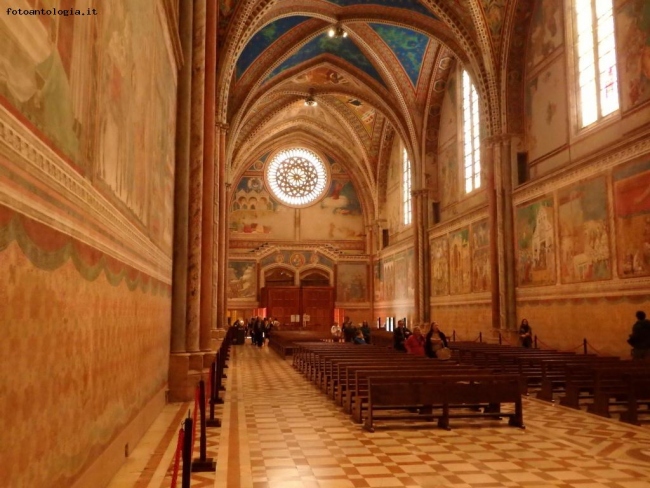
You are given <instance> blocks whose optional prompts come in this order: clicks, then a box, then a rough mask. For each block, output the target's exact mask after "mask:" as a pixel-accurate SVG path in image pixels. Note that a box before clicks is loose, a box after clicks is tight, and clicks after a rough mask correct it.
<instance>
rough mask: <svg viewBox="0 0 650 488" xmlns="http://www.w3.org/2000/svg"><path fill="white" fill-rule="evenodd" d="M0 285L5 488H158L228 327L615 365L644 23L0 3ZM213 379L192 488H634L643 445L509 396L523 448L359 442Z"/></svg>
mask: <svg viewBox="0 0 650 488" xmlns="http://www.w3.org/2000/svg"><path fill="white" fill-rule="evenodd" d="M5 4H6V9H5ZM0 276H1V278H0V303H2V304H4V305H2V314H0V324H1V330H2V334H3V337H2V341H0V353H1V354H0V356H2V357H3V361H2V363H1V364H0V418H2V419H3V420H4V423H5V427H4V433H3V436H2V437H3V441H2V442H1V443H0V445H1V447H0V453H1V458H0V479H1V480H3V481H2V482H0V484H4V483H6V486H10V487H12V488H13V487H16V488H18V487H26V488H35V487H52V488H67V487H75V488H77V487H85V486H88V487H103V486H107V485H108V483H109V481H110V480H111V479H112V478H113V476H114V475H115V474H116V473H118V471H119V469H120V467H122V466H130V465H129V462H131V463H133V462H134V461H133V460H134V459H136V458H137V460H138V461H137V463H141V464H138V466H139V467H138V468H137V476H134V475H133V472H131V473H130V475H127V476H125V477H124V479H125V480H127V481H124V483H122V484H121V482H119V481H118V482H115V483H116V484H113V485H111V486H112V487H114V488H122V487H126V486H143V487H144V486H149V487H154V486H155V487H156V488H158V487H162V486H169V479H168V467H169V462H170V461H169V452H170V451H169V449H170V448H169V446H171V445H172V444H173V443H174V442H175V441H174V440H171V437H170V436H171V434H170V432H172V430H173V429H175V428H176V427H177V421H178V420H179V419H180V418H182V414H183V411H185V412H186V410H187V405H188V402H191V401H192V400H193V398H194V391H195V385H196V382H197V381H198V380H199V379H201V378H203V377H205V375H206V371H207V368H208V367H209V365H210V362H211V361H212V359H213V357H214V351H215V350H216V349H217V348H218V347H219V345H220V344H221V341H222V340H223V337H224V335H225V330H227V329H228V327H230V326H231V325H233V324H234V323H235V321H239V320H242V321H248V320H249V319H251V318H252V317H256V316H261V317H264V316H268V317H273V318H274V320H275V321H276V324H277V327H276V328H277V330H290V331H298V330H314V331H319V330H320V331H329V329H330V326H331V325H332V323H333V322H338V323H342V322H343V320H345V318H346V317H349V319H350V320H351V321H352V322H353V323H354V324H357V323H361V322H364V321H365V322H368V323H369V324H370V327H371V329H384V330H385V329H388V330H390V329H391V328H392V327H393V326H394V325H395V324H396V321H398V320H400V319H405V320H406V322H407V323H408V324H409V327H412V326H415V325H418V324H428V323H430V322H431V321H434V320H435V321H436V322H438V324H440V327H441V329H443V330H444V331H445V332H446V333H447V335H449V336H450V337H454V339H458V340H466V341H473V340H475V339H476V338H478V337H480V338H481V341H485V342H494V343H496V342H499V343H506V344H513V345H514V344H516V343H517V338H518V335H517V331H518V328H519V324H520V323H521V321H522V320H523V319H527V320H528V321H529V323H530V325H531V327H532V331H533V333H534V335H535V344H536V345H537V346H538V347H540V348H549V349H551V348H552V349H557V350H563V351H570V350H583V349H584V350H585V352H587V351H588V352H590V353H594V354H598V355H604V356H620V357H625V358H628V357H629V356H630V348H629V346H628V344H627V342H626V339H627V338H628V335H629V333H630V330H631V327H632V324H633V323H634V321H635V319H634V316H635V312H636V311H637V310H646V311H647V312H648V313H650V4H649V3H648V2H647V1H646V0H218V1H217V0H139V1H137V2H133V1H128V0H103V1H101V2H99V1H98V0H12V1H11V2H10V1H7V2H3V6H2V9H0ZM258 352H259V354H257V353H258ZM231 360H232V370H231V371H232V374H229V376H230V377H229V379H228V383H227V385H226V391H227V393H226V397H227V398H228V396H229V399H230V400H232V401H231V402H230V403H228V401H227V403H226V405H225V406H224V407H223V411H222V412H221V414H223V419H224V422H223V428H222V431H221V432H222V433H221V437H218V438H217V437H215V439H213V441H214V442H213V444H211V446H212V447H214V448H215V449H217V448H218V449H217V450H215V459H216V458H217V457H218V458H219V460H220V461H219V463H218V466H219V467H218V468H217V474H216V475H215V476H216V478H215V477H214V476H213V477H212V478H209V479H208V480H207V481H206V480H205V479H203V480H196V479H195V480H193V486H213V484H214V486H251V487H255V488H262V487H266V486H315V487H318V486H320V487H325V486H332V487H337V488H338V487H343V486H352V487H366V486H430V487H434V486H435V487H438V486H455V487H462V488H467V487H484V488H489V487H504V486H505V487H520V486H539V487H541V486H553V487H559V488H574V487H583V488H602V487H605V488H642V487H648V486H650V485H649V484H648V481H647V479H649V477H650V452H649V451H648V450H647V445H648V442H650V431H649V430H648V428H647V426H641V427H634V426H625V427H623V426H621V425H620V424H618V423H616V422H615V421H610V420H598V421H596V420H595V419H593V418H591V417H588V415H587V414H586V413H585V414H582V416H581V415H578V414H577V413H575V412H567V411H564V410H561V409H560V408H559V407H558V408H555V407H554V406H550V405H546V404H542V403H539V402H535V401H533V400H527V401H526V406H525V408H526V409H527V411H529V412H530V422H529V430H528V431H527V434H530V436H529V437H528V438H526V439H524V438H523V437H522V435H523V434H522V433H521V432H519V431H506V432H504V431H503V430H502V429H500V428H497V427H490V428H488V429H486V430H480V429H477V430H473V428H470V429H469V430H465V431H464V430H462V429H459V432H458V433H457V434H454V435H452V434H449V433H445V434H444V435H443V437H442V438H439V439H438V441H440V442H437V441H435V439H436V436H438V435H440V434H438V433H436V432H431V431H428V432H427V431H425V432H424V433H422V432H420V431H410V430H409V431H400V432H399V433H398V434H396V435H395V436H393V435H391V433H387V434H382V435H375V437H372V436H369V435H368V434H364V435H361V434H360V433H359V432H357V430H356V427H355V426H353V424H351V423H350V424H349V425H348V423H346V422H347V421H345V420H344V419H342V418H341V414H340V413H338V411H337V410H336V408H334V407H333V406H332V405H330V404H328V403H325V402H323V403H322V405H321V404H320V403H318V401H317V399H316V397H317V396H318V391H317V390H314V391H311V390H310V387H309V383H308V382H306V381H304V380H303V379H301V378H300V377H298V376H295V375H297V373H296V372H295V371H293V370H292V369H291V368H290V364H289V363H287V362H285V361H283V360H282V359H281V358H278V357H275V356H274V355H273V352H272V351H269V350H268V348H267V349H263V352H261V351H256V350H255V349H254V348H252V347H250V345H248V344H247V345H245V346H241V347H235V350H234V351H233V353H232V354H231ZM253 365H255V367H253ZM265 398H266V399H268V403H264V399H265ZM269 405H270V406H269ZM267 407H268V408H267ZM294 408H295V411H294ZM251 409H253V410H254V411H257V410H259V411H260V418H261V420H260V421H259V422H255V421H252V420H251V417H250V410H251ZM292 412H293V413H292ZM314 423H315V424H314ZM152 425H153V426H154V427H156V426H158V430H157V431H154V432H153V433H152V431H151V428H152ZM572 425H582V426H583V427H584V430H583V431H581V432H580V433H576V432H574V431H572V430H571V429H570V426H572ZM310 427H313V430H314V431H313V432H309V433H305V432H301V431H300V429H309V428H310ZM292 429H293V432H292V433H291V437H290V438H287V437H286V436H285V437H283V434H286V433H287V432H289V431H292ZM296 429H297V430H296ZM513 432H514V433H513ZM325 434H326V435H327V438H326V439H324V438H323V435H325ZM301 435H302V436H303V437H301ZM143 436H144V437H143ZM148 436H153V437H148ZM305 436H306V437H305ZM318 436H321V437H318ZM317 437H318V438H319V439H320V440H318V441H316V440H315V439H316V438H317ZM149 438H151V439H153V440H151V441H149V442H150V445H151V446H153V448H152V450H151V452H148V453H145V454H138V456H136V458H134V457H133V456H130V453H131V452H132V451H133V450H134V449H135V446H136V445H138V442H139V441H140V440H141V439H145V440H146V439H149ZM274 442H275V443H274ZM310 442H314V444H309V443H310ZM346 442H349V443H350V444H346ZM305 443H306V444H305ZM572 443H573V444H572ZM626 443H628V445H627V448H624V447H625V444H626ZM644 443H645V446H646V447H645V450H644V448H643V445H644ZM265 444H269V445H268V446H265ZM141 445H142V444H140V446H141ZM145 445H146V443H145ZM279 445H282V446H281V447H278V446H279ZM441 445H442V446H445V448H444V449H442V448H441V447H440V446H441ZM477 445H481V446H482V448H481V451H480V453H479V452H478V451H475V450H474V449H473V447H472V446H477ZM405 446H406V447H405ZM418 446H419V447H418ZM140 448H141V447H139V449H140ZM276 448H277V449H280V450H281V452H282V453H283V455H282V456H280V455H278V456H275V455H273V456H271V457H268V456H266V455H265V453H266V452H267V449H268V450H269V451H273V450H274V449H276ZM355 449H358V450H356V451H355ZM295 450H299V451H300V452H301V454H300V455H298V454H296V453H295V452H293V451H295ZM328 450H329V451H328ZM350 450H351V451H350ZM414 450H416V451H417V453H414V452H415V451H414ZM133 452H135V451H133ZM138 452H139V451H138ZM143 452H146V451H143ZM508 452H509V453H510V454H511V455H515V458H516V459H513V458H512V457H509V456H508ZM310 453H311V454H310ZM475 453H476V455H474V454H475ZM490 453H491V454H490ZM526 453H527V454H526ZM557 453H564V455H565V456H571V457H572V459H574V461H572V463H573V464H570V463H566V462H565V461H563V460H562V459H561V458H562V456H561V455H559V454H557ZM156 456H158V457H156ZM354 456H359V459H357V460H356V461H355V460H354ZM527 456H528V457H527ZM535 456H536V457H535ZM548 456H552V457H555V458H557V459H554V460H553V462H554V463H555V464H553V463H552V462H551V461H550V460H549V458H548ZM314 458H315V459H320V460H321V461H320V463H321V464H317V463H316V464H314V463H312V462H311V461H310V460H313V459H314ZM343 458H345V459H343ZM161 459H162V460H163V461H161ZM291 459H293V460H294V461H295V462H293V461H291V462H290V464H291V463H293V464H291V466H290V468H288V467H287V464H286V463H287V462H289V461H287V460H291ZM326 459H329V461H327V462H326V461H325V460H326ZM531 459H532V460H531ZM593 459H598V460H599V462H596V464H595V465H593V464H592V460H593ZM129 460H130V461H129ZM153 460H156V461H155V462H154V461H153ZM332 460H336V462H333V461H332ZM434 460H437V461H436V462H438V463H440V465H438V466H437V467H432V466H433V464H432V463H433V462H434ZM621 460H622V462H623V465H624V467H621V465H618V467H617V462H616V461H621ZM593 462H595V461H593ZM125 463H126V464H125ZM137 463H136V464H137ZM283 463H284V464H283ZM364 463H366V464H365V465H364ZM444 463H447V466H448V467H449V463H451V464H453V463H457V466H456V469H455V471H454V469H452V468H449V469H448V470H447V471H445V472H444V473H442V472H441V470H442V469H443V467H442V464H444ZM423 464H424V465H426V466H429V467H430V468H431V469H432V470H433V469H434V468H435V469H436V470H437V474H435V475H434V474H431V473H428V472H424V471H418V470H417V469H416V467H418V466H421V465H423ZM131 466H132V465H131ZM309 466H311V467H310V468H309V469H308V470H306V471H305V469H306V468H307V467H309ZM598 466H600V467H603V466H605V468H603V470H602V472H598V473H596V471H598V470H597V469H596V468H597V467H598ZM301 467H302V468H305V469H302V468H301ZM279 468H283V469H279ZM284 468H287V469H288V470H289V471H290V473H289V474H287V473H286V472H285V473H284V475H286V476H284V477H283V476H280V475H278V472H280V471H282V472H284V471H285V470H284ZM445 469H447V468H445ZM617 470H618V471H617ZM307 471H308V472H307ZM143 473H144V474H147V473H148V475H147V476H144V477H143ZM274 473H275V474H274ZM549 473H556V475H551V474H549ZM557 473H560V474H557ZM562 473H564V474H562ZM567 473H568V474H567ZM613 473H614V474H613ZM616 473H618V474H616ZM533 475H534V476H533ZM619 475H620V476H619ZM531 476H532V477H531ZM215 483H216V484H215Z"/></svg>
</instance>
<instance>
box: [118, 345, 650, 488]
mask: <svg viewBox="0 0 650 488" xmlns="http://www.w3.org/2000/svg"><path fill="white" fill-rule="evenodd" d="M227 373H228V379H227V380H226V392H225V393H222V396H223V397H224V398H225V399H226V403H225V405H224V406H223V407H220V408H219V409H218V416H219V417H220V418H222V427H220V428H215V429H208V434H209V439H208V445H209V447H208V456H212V457H214V458H215V460H216V461H217V471H216V473H210V474H208V473H195V474H193V475H192V487H208V486H210V487H211V486H215V487H228V488H237V487H246V488H280V487H282V488H299V487H301V488H302V487H305V488H312V487H313V488H346V487H349V488H362V487H405V486H412V487H422V488H442V487H454V488H520V487H537V488H545V487H548V488H551V487H552V488H650V427H648V426H644V427H635V426H630V425H627V424H623V423H620V422H618V421H615V420H608V419H602V418H600V417H596V416H593V415H590V414H587V413H584V412H580V411H574V410H571V409H568V408H564V407H561V406H554V405H551V404H548V403H545V402H541V401H537V400H533V399H526V400H525V404H524V420H525V423H526V429H525V430H522V429H518V428H514V427H508V425H507V422H506V421H505V420H504V421H487V422H486V421H476V420H472V421H459V420H456V421H453V423H452V430H450V431H444V430H440V429H437V428H435V424H430V425H424V426H423V425H419V426H417V427H415V426H413V427H410V426H398V427H391V428H385V429H381V428H380V429H378V430H377V431H376V432H375V433H368V432H365V431H363V430H362V429H361V427H360V426H359V425H357V424H355V423H353V422H352V421H351V419H350V417H349V416H348V415H347V414H345V413H344V412H343V411H342V410H341V409H340V408H339V407H337V406H336V405H335V404H334V403H333V402H332V401H330V400H329V399H328V398H327V397H326V396H325V395H324V394H322V393H321V392H320V391H319V390H318V389H317V388H316V387H314V386H313V385H312V384H311V383H309V382H308V381H307V380H305V379H304V378H303V377H302V376H301V375H300V374H299V373H297V372H296V371H295V370H294V369H293V368H292V367H291V363H290V361H285V360H283V359H280V358H279V357H278V356H277V355H276V354H275V353H274V352H272V351H270V350H269V349H268V348H266V347H265V348H262V349H258V348H254V347H252V346H250V345H248V344H247V345H245V346H236V347H233V351H232V354H231V360H230V368H229V369H228V370H227ZM183 409H184V411H185V412H186V411H187V409H186V405H178V404H176V405H169V406H168V407H166V410H165V411H164V412H163V414H161V417H160V418H159V421H157V423H156V424H155V425H154V427H152V431H154V432H158V434H157V436H153V437H152V436H151V434H147V436H145V439H144V440H143V442H141V444H142V445H143V450H142V451H140V450H139V449H140V447H141V446H138V448H137V449H136V451H137V456H136V457H137V459H140V458H141V459H140V461H135V462H134V463H131V465H130V466H129V464H128V463H127V466H125V469H126V470H127V471H128V473H129V474H130V478H129V477H125V474H124V471H125V469H123V470H122V471H121V472H120V473H119V474H118V476H116V478H115V479H114V480H113V483H112V484H111V485H110V488H124V487H127V486H128V487H132V486H137V487H143V488H144V487H146V488H159V487H160V488H162V487H165V488H167V487H169V486H170V481H171V477H170V475H171V470H170V468H171V455H170V452H172V451H173V448H174V446H175V443H176V438H175V436H174V440H173V441H172V442H171V443H169V439H168V438H169V435H168V434H167V436H166V437H165V432H164V431H165V428H164V426H165V425H167V429H166V431H167V432H168V431H169V429H170V428H173V429H175V430H177V429H178V425H177V424H174V425H173V426H172V423H173V422H176V421H177V419H178V412H180V411H182V410H183ZM172 421H173V422H172ZM156 439H158V441H157V442H156ZM166 439H167V440H166ZM136 451H134V453H133V455H132V457H133V456H134V455H136ZM197 453H198V445H197V446H196V447H195V456H196V454H197ZM155 463H157V466H156V467H154V466H152V464H155ZM138 470H140V471H138ZM129 483H130V484H129ZM178 486H179V487H180V486H181V485H180V480H179V483H178Z"/></svg>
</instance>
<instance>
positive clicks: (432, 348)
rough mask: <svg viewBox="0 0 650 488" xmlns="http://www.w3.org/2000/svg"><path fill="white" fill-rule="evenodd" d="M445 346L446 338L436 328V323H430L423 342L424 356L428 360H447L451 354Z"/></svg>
mask: <svg viewBox="0 0 650 488" xmlns="http://www.w3.org/2000/svg"><path fill="white" fill-rule="evenodd" d="M447 345H448V344H447V336H446V335H445V334H444V333H443V332H442V331H441V330H440V329H439V328H438V323H437V322H431V327H430V328H429V332H428V333H427V337H426V339H425V341H424V352H425V355H426V356H427V357H429V358H438V359H449V358H450V357H451V353H450V351H449V348H448V347H447Z"/></svg>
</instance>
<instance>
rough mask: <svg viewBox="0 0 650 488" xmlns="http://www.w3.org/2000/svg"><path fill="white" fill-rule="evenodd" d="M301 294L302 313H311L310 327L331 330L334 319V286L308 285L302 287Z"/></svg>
mask: <svg viewBox="0 0 650 488" xmlns="http://www.w3.org/2000/svg"><path fill="white" fill-rule="evenodd" d="M301 295H302V300H301V302H302V313H303V314H307V315H309V322H307V325H308V326H309V328H311V329H323V330H325V329H327V330H329V328H330V327H331V326H332V322H333V320H334V288H333V287H331V286H308V287H304V288H301Z"/></svg>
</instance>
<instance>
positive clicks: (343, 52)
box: [266, 32, 385, 86]
mask: <svg viewBox="0 0 650 488" xmlns="http://www.w3.org/2000/svg"><path fill="white" fill-rule="evenodd" d="M322 54H329V55H332V56H336V57H339V58H341V59H342V60H344V61H346V62H347V63H348V64H349V65H350V69H351V71H354V68H357V69H360V70H361V71H363V72H364V73H366V74H367V75H368V76H370V77H371V78H374V79H375V80H376V81H377V82H378V83H380V84H381V85H384V86H385V83H384V80H383V79H382V78H381V76H380V75H379V73H378V72H377V69H376V68H375V67H374V65H373V64H372V63H371V62H370V60H369V59H368V58H367V57H366V55H365V54H363V53H362V52H361V50H360V49H359V48H358V47H357V45H356V44H355V43H354V41H353V40H352V38H350V37H346V38H338V39H337V38H331V37H329V36H328V35H327V32H325V33H323V34H321V35H320V36H318V37H316V38H314V39H312V40H311V41H309V42H308V43H307V44H305V45H304V46H302V47H301V48H300V49H298V51H297V52H295V53H294V54H292V55H291V56H289V57H288V58H287V59H285V60H284V61H283V62H282V63H280V64H279V65H278V66H276V67H275V69H273V71H272V72H271V73H270V74H269V75H268V76H267V78H266V81H269V80H271V79H273V78H275V77H276V76H277V75H279V74H280V73H282V72H283V71H286V70H288V69H291V68H293V67H295V66H298V65H299V64H300V63H302V62H305V61H309V60H312V59H313V58H316V57H317V56H320V55H322Z"/></svg>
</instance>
